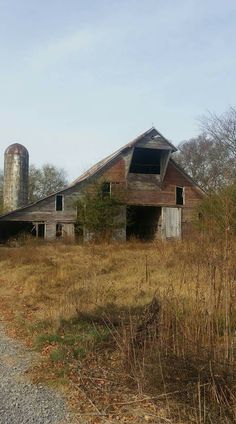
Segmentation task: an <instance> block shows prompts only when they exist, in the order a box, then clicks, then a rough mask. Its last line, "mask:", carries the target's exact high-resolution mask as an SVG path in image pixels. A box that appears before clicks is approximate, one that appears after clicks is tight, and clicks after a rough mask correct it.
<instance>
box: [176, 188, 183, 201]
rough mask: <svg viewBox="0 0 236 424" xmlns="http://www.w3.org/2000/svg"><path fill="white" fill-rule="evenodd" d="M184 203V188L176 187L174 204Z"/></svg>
mask: <svg viewBox="0 0 236 424" xmlns="http://www.w3.org/2000/svg"><path fill="white" fill-rule="evenodd" d="M183 204H184V188H183V187H176V205H183Z"/></svg>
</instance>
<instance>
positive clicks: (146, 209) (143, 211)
mask: <svg viewBox="0 0 236 424" xmlns="http://www.w3.org/2000/svg"><path fill="white" fill-rule="evenodd" d="M160 217H161V207H156V206H127V227H126V238H127V240H128V239H130V238H132V237H135V238H138V239H140V240H143V241H148V240H149V241H150V240H154V239H155V238H156V236H157V232H158V223H159V220H160Z"/></svg>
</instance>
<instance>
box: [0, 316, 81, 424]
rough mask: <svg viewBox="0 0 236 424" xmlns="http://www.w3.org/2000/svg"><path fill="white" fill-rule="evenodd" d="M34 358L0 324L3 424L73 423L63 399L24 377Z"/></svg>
mask: <svg viewBox="0 0 236 424" xmlns="http://www.w3.org/2000/svg"><path fill="white" fill-rule="evenodd" d="M34 358H35V355H34V353H33V352H30V351H29V350H27V349H26V348H25V347H24V346H23V345H22V344H21V343H19V342H17V341H15V340H12V339H10V338H9V337H7V336H6V334H5V332H4V327H3V325H1V324H0V424H26V423H27V424H34V423H36V424H54V423H55V424H64V423H70V424H72V422H74V421H73V420H72V417H71V416H70V414H69V413H68V411H67V409H66V403H65V401H64V399H63V397H62V396H60V395H59V394H58V393H57V392H56V391H55V390H52V389H50V388H47V387H45V386H43V385H39V384H38V385H36V384H32V383H31V382H30V381H29V380H28V379H27V377H26V375H24V374H25V372H26V371H27V369H28V368H29V366H30V365H32V361H33V360H34Z"/></svg>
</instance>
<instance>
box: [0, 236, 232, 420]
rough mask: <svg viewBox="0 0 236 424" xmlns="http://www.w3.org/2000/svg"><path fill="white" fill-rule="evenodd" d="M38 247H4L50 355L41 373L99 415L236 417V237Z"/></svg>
mask: <svg viewBox="0 0 236 424" xmlns="http://www.w3.org/2000/svg"><path fill="white" fill-rule="evenodd" d="M33 247H34V248H32V246H30V245H29V242H28V243H27V245H26V246H24V247H22V248H19V247H18V248H7V247H2V248H1V262H0V267H1V288H0V294H1V304H2V305H3V307H4V308H5V310H3V312H2V313H4V315H5V318H6V319H7V318H8V320H11V322H12V323H13V324H9V325H10V328H11V331H13V330H14V331H16V332H17V335H18V336H19V335H21V337H23V338H25V339H27V340H28V342H29V343H30V344H31V345H32V346H33V347H35V348H36V349H38V350H39V351H40V352H41V353H42V355H43V357H44V361H43V362H42V364H41V365H39V366H38V367H37V368H35V369H34V374H33V375H34V379H35V380H37V381H38V380H42V379H43V380H47V381H48V382H53V383H54V384H55V383H64V384H66V386H68V387H69V388H70V394H71V393H74V395H73V396H74V397H73V399H77V400H76V401H75V400H74V402H76V408H77V409H79V411H80V412H81V414H83V413H86V414H88V415H86V419H87V420H88V421H87V422H91V423H92V422H94V423H95V422H96V423H97V422H106V420H108V421H109V422H111V423H112V422H113V421H114V422H116V420H117V417H119V421H120V422H122V420H123V422H137V423H139V422H140V423H141V422H144V421H146V419H145V417H147V420H149V421H150V422H170V423H186V424H187V423H190V422H192V423H197V424H199V423H207V424H208V423H219V424H220V423H222V424H223V423H224V424H226V423H233V422H235V394H236V376H235V359H236V358H235V355H236V350H235V343H236V342H235V331H236V306H235V299H236V284H235V278H236V274H235V262H236V256H235V255H236V253H235V252H236V249H235V247H236V240H235V236H234V235H233V233H231V232H230V233H228V234H227V240H225V237H220V236H219V235H218V236H217V238H213V237H209V234H207V233H206V231H205V232H204V233H203V234H201V235H198V234H196V235H195V237H194V241H185V242H184V243H180V242H173V243H164V242H160V241H158V243H152V244H142V243H136V242H133V243H127V244H126V245H124V244H122V245H119V244H115V245H114V246H112V245H108V244H105V243H103V244H100V245H87V246H84V247H81V246H76V245H70V244H67V245H63V244H60V243H59V244H55V245H53V244H49V245H44V244H37V243H35V242H33ZM89 399H90V400H91V402H92V404H91V402H90V401H89ZM137 411H138V412H137ZM137 414H138V415H137ZM125 420H126V421H125ZM158 420H159V421H158Z"/></svg>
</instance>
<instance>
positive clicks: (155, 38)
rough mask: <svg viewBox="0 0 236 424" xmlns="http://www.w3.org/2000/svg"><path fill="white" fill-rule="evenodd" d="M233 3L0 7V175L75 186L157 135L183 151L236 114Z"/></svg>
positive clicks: (6, 1) (114, 1) (5, 2)
mask: <svg viewBox="0 0 236 424" xmlns="http://www.w3.org/2000/svg"><path fill="white" fill-rule="evenodd" d="M235 22H236V1H235V0H224V1H222V0H178V1H177V0H40V1H39V0H0V117H1V120H0V122H1V124H0V168H3V157H4V150H5V149H6V147H7V146H8V145H10V144H12V143H15V142H18V143H21V144H23V145H24V146H26V147H27V148H28V150H29V153H30V162H31V163H33V164H35V165H36V166H42V165H43V164H45V163H52V164H54V165H55V166H57V167H62V168H64V169H65V170H66V171H67V172H68V175H69V179H70V180H73V179H74V178H77V177H78V176H79V175H80V174H81V173H82V172H84V171H85V170H86V169H87V168H88V167H89V166H91V165H93V164H94V163H96V162H97V161H99V160H100V159H102V158H104V157H105V156H107V155H109V154H110V153H112V152H113V151H115V150H116V149H118V148H120V147H121V146H122V145H124V144H126V143H128V142H129V141H130V140H132V139H134V138H135V137H136V136H138V135H139V134H141V133H142V132H144V131H146V130H148V129H149V128H150V127H152V126H155V127H156V128H157V129H159V131H160V132H161V133H162V134H163V135H164V136H165V137H166V138H168V139H169V140H170V141H171V142H173V143H174V144H175V145H178V144H179V143H180V142H181V141H183V140H186V139H189V138H191V137H194V136H196V135H197V134H198V133H199V121H198V120H199V117H200V116H201V115H203V114H205V113H207V111H211V112H215V113H217V114H221V113H223V112H225V111H226V110H227V108H228V107H229V106H230V105H232V106H235V103H236V25H235Z"/></svg>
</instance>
